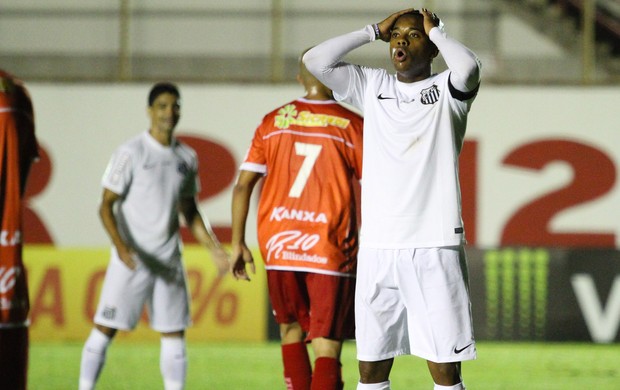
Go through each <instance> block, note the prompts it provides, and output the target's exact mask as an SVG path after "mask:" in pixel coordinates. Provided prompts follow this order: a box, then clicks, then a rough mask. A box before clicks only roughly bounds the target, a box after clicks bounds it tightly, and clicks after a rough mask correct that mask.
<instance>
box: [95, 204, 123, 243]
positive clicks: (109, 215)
mask: <svg viewBox="0 0 620 390" xmlns="http://www.w3.org/2000/svg"><path fill="white" fill-rule="evenodd" d="M99 217H100V219H101V223H102V225H103V228H104V229H105V231H106V233H107V234H108V237H110V240H111V241H112V245H114V246H115V247H116V249H117V251H118V252H119V253H120V252H123V251H127V250H129V249H130V248H129V246H128V245H127V243H126V242H125V241H124V240H123V238H122V237H121V234H120V232H119V231H118V227H117V223H116V217H115V216H114V212H113V211H112V209H111V207H106V206H101V207H100V208H99Z"/></svg>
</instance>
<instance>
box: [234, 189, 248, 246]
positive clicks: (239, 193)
mask: <svg viewBox="0 0 620 390" xmlns="http://www.w3.org/2000/svg"><path fill="white" fill-rule="evenodd" d="M251 194H252V191H251V190H250V189H249V188H247V186H239V185H236V186H235V188H234V189H233V200H232V239H231V243H232V245H233V246H235V245H243V244H244V243H245V228H246V223H247V219H248V213H249V209H250V197H251Z"/></svg>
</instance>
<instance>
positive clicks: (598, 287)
mask: <svg viewBox="0 0 620 390" xmlns="http://www.w3.org/2000/svg"><path fill="white" fill-rule="evenodd" d="M467 253H468V257H469V266H470V291H471V295H472V308H473V315H474V328H475V330H476V336H477V338H478V339H480V340H519V341H529V340H535V341H567V340H572V341H594V342H597V343H611V342H617V341H620V335H619V333H618V330H619V329H620V252H618V251H617V250H614V249H557V248H533V247H514V248H513V247H503V248H497V249H485V250H482V249H476V248H468V250H467Z"/></svg>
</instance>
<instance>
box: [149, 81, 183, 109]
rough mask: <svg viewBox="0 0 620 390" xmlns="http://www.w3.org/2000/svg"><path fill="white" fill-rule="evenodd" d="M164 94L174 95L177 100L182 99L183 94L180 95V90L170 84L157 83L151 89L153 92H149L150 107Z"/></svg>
mask: <svg viewBox="0 0 620 390" xmlns="http://www.w3.org/2000/svg"><path fill="white" fill-rule="evenodd" d="M162 93H170V94H173V95H174V96H176V97H177V99H178V98H180V97H181V94H180V93H179V88H177V86H176V85H174V84H172V83H169V82H161V83H157V84H155V85H153V88H151V92H149V107H150V106H152V105H153V102H154V101H155V99H157V97H158V96H159V95H161V94H162Z"/></svg>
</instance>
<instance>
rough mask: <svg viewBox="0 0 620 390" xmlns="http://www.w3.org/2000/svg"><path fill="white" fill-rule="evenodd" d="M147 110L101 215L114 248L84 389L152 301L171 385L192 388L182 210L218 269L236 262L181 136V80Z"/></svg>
mask: <svg viewBox="0 0 620 390" xmlns="http://www.w3.org/2000/svg"><path fill="white" fill-rule="evenodd" d="M147 112H148V116H149V118H150V120H151V125H150V128H149V130H148V131H145V132H142V133H140V134H138V135H137V136H134V137H133V138H131V139H130V140H128V141H126V142H125V143H123V144H122V145H121V146H119V147H118V148H117V149H116V151H115V152H114V154H113V156H112V158H111V159H110V162H109V163H108V166H107V169H106V171H105V173H104V175H103V179H102V185H103V195H102V200H101V204H100V207H99V216H100V218H101V222H102V224H103V227H104V228H105V230H106V232H107V234H108V236H109V237H110V239H111V241H112V251H111V256H110V262H109V264H108V269H107V271H106V276H105V280H104V283H103V287H102V290H101V297H100V300H99V305H98V307H97V311H96V313H95V319H94V322H95V327H94V329H93V330H92V331H91V333H90V336H89V337H88V339H87V340H86V343H85V345H84V349H83V351H82V362H81V368H80V381H79V388H80V389H81V390H86V389H93V388H94V386H95V383H96V382H97V379H98V377H99V374H100V372H101V369H102V367H103V364H104V362H105V358H106V351H107V348H108V346H109V344H110V343H111V342H112V340H113V337H114V336H115V335H116V332H117V330H118V329H122V330H132V329H134V328H135V326H136V325H137V323H138V321H139V319H140V318H141V315H142V311H143V308H144V307H145V306H146V309H147V311H148V314H149V320H150V326H151V328H153V329H154V330H156V331H158V332H160V334H161V351H160V370H161V374H162V377H163V380H164V388H165V389H166V390H180V389H183V388H184V386H185V378H186V371H187V355H186V345H185V344H186V343H185V329H186V328H187V327H188V326H189V324H190V321H191V320H190V297H189V294H188V290H187V277H186V274H185V269H184V266H183V259H182V248H181V247H182V243H181V234H180V217H182V219H183V220H184V222H185V224H186V225H187V227H188V228H189V229H190V231H191V232H192V234H193V235H194V237H195V238H196V240H197V241H198V242H199V243H200V244H202V245H203V246H205V247H206V248H207V249H208V250H209V251H210V252H211V258H212V260H213V262H214V263H215V266H216V268H217V270H218V277H222V276H223V275H225V274H226V273H228V272H229V270H230V259H229V256H228V254H227V253H226V251H225V250H224V249H223V248H222V247H221V245H220V243H219V242H218V240H217V237H216V236H215V234H214V233H213V231H212V230H211V228H210V226H209V224H208V221H207V220H206V218H203V217H202V215H201V214H200V211H199V209H198V205H197V202H196V196H197V194H198V191H199V188H200V183H199V180H198V158H197V155H196V152H195V151H194V150H193V149H191V148H190V147H189V146H187V145H185V144H184V143H182V142H180V141H179V140H178V139H177V138H175V137H174V130H175V128H176V125H177V123H178V122H179V119H180V115H181V100H180V94H179V90H178V88H177V87H176V85H174V84H172V83H167V82H162V83H157V84H155V85H154V86H153V87H152V88H151V91H150V93H149V97H148V107H147Z"/></svg>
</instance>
